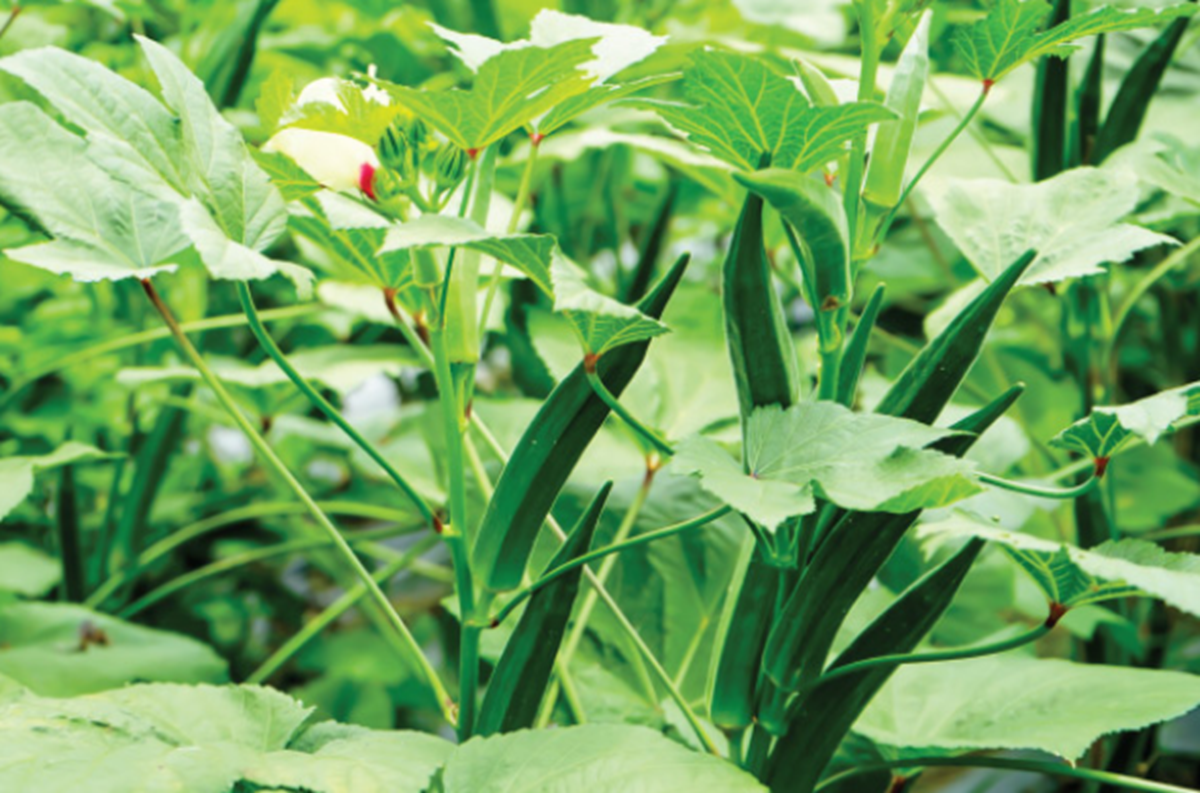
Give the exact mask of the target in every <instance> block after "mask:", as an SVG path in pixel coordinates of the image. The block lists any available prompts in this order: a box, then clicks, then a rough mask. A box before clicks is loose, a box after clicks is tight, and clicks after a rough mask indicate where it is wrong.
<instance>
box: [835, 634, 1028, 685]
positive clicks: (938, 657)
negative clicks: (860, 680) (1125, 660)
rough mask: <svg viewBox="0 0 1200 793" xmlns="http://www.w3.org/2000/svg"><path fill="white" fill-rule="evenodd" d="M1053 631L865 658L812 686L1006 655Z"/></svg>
mask: <svg viewBox="0 0 1200 793" xmlns="http://www.w3.org/2000/svg"><path fill="white" fill-rule="evenodd" d="M1050 630H1051V626H1048V625H1046V624H1042V625H1038V626H1037V627H1036V628H1033V629H1032V630H1029V631H1026V632H1025V633H1022V634H1020V635H1019V636H1013V637H1012V638H1010V639H1004V640H1002V641H997V642H992V643H990V644H980V645H975V646H972V647H956V648H953V649H949V650H937V651H935V652H929V653H899V654H897V655H881V656H878V657H876V658H864V659H863V660H861V661H855V662H854V663H852V664H846V665H845V666H838V667H834V668H833V669H830V670H829V671H828V672H826V673H824V674H823V675H821V676H820V677H819V678H818V679H817V681H816V682H815V683H814V684H813V685H814V687H815V686H819V685H821V684H823V683H828V682H829V681H830V680H836V679H837V678H839V677H845V676H846V675H852V674H856V673H858V672H863V671H866V670H868V669H875V668H878V667H888V666H901V665H905V664H931V663H937V662H938V661H958V660H962V659H966V658H979V657H981V656H984V655H995V654H997V653H1003V652H1007V651H1008V650H1012V649H1014V648H1016V647H1021V646H1022V645H1026V644H1029V643H1031V642H1035V641H1037V640H1038V639H1040V638H1042V637H1043V636H1045V635H1046V634H1047V633H1049V632H1050Z"/></svg>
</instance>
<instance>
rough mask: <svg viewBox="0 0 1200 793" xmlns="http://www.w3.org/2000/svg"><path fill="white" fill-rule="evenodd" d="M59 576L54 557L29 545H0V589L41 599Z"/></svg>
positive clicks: (8, 543) (10, 543) (20, 543)
mask: <svg viewBox="0 0 1200 793" xmlns="http://www.w3.org/2000/svg"><path fill="white" fill-rule="evenodd" d="M2 465H3V463H0V466H2ZM61 573H62V567H61V566H60V565H59V563H58V562H57V561H55V559H54V557H52V556H50V555H49V554H47V553H44V552H42V551H39V550H38V549H37V548H34V547H33V546H32V545H27V544H25V543H23V542H5V543H0V590H7V591H9V592H15V593H17V594H18V595H23V596H25V597H29V598H37V597H41V596H43V595H45V594H46V593H47V592H49V591H50V590H51V589H53V588H54V585H55V584H57V583H58V580H59V578H60V577H61Z"/></svg>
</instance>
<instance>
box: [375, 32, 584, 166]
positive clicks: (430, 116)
mask: <svg viewBox="0 0 1200 793" xmlns="http://www.w3.org/2000/svg"><path fill="white" fill-rule="evenodd" d="M594 43H595V42H594V40H591V39H588V40H576V41H567V42H564V43H562V44H558V45H555V46H553V47H545V48H543V47H522V48H520V49H510V50H505V51H503V52H500V53H498V54H497V55H495V56H494V57H492V58H489V59H488V60H487V61H486V62H484V63H483V64H482V65H481V66H480V67H479V72H478V73H477V74H476V75H475V83H474V85H472V86H471V89H470V90H467V91H463V90H459V89H454V90H449V91H418V90H416V89H414V88H409V87H407V86H402V85H394V84H390V83H384V82H382V81H381V85H383V86H384V87H385V88H386V89H387V91H388V92H389V93H390V94H391V95H392V97H393V99H395V101H396V102H398V103H399V104H400V105H402V106H404V107H406V108H408V109H409V110H411V111H412V112H413V113H415V114H416V115H418V116H419V117H420V118H421V119H422V120H423V121H425V122H426V123H427V124H429V125H430V126H432V127H434V128H435V129H437V130H438V131H439V132H441V133H442V134H443V135H445V136H446V137H447V138H449V139H450V140H451V142H453V143H454V144H456V145H457V146H459V147H460V148H463V149H467V150H472V149H475V150H478V149H483V148H484V147H486V146H489V145H491V144H492V143H495V142H496V141H498V140H500V139H501V138H503V137H504V136H505V135H507V134H509V133H510V132H512V131H514V130H516V129H519V128H520V127H523V126H525V125H526V124H530V123H531V122H533V120H534V119H535V118H537V117H538V116H540V115H542V114H543V113H545V112H547V111H548V110H550V109H551V108H553V107H554V106H555V105H557V104H559V103H560V102H562V101H563V100H565V99H567V98H569V97H572V96H575V95H576V94H580V93H583V92H584V91H586V90H587V89H588V87H589V86H590V85H591V82H592V78H591V77H590V76H589V75H587V74H585V73H584V72H582V71H580V70H579V67H580V66H582V65H583V64H584V63H585V62H586V61H588V60H589V59H590V58H591V57H592V45H593V44H594Z"/></svg>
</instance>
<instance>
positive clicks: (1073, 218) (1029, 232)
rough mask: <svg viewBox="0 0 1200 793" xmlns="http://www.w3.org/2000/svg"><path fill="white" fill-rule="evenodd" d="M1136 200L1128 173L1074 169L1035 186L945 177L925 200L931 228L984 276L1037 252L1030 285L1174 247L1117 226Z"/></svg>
mask: <svg viewBox="0 0 1200 793" xmlns="http://www.w3.org/2000/svg"><path fill="white" fill-rule="evenodd" d="M1137 197H1138V190H1137V177H1136V176H1135V175H1134V174H1133V173H1132V172H1129V171H1112V170H1106V169H1099V168H1074V169H1071V170H1069V171H1065V172H1063V173H1061V174H1059V175H1058V176H1055V177H1053V178H1051V179H1046V180H1045V181H1042V182H1038V183H1037V184H1023V185H1019V184H1012V183H1010V182H1005V181H1002V180H996V179H969V180H967V179H950V180H948V187H947V189H946V190H945V191H944V192H943V193H941V194H939V195H934V196H933V197H932V203H933V206H934V211H935V212H936V214H937V222H938V225H939V226H941V227H942V230H943V231H945V232H946V234H947V235H948V236H949V237H950V239H952V240H953V241H954V244H955V245H957V246H958V248H959V250H961V251H962V253H963V255H964V256H966V258H967V260H968V261H969V262H971V264H972V265H973V266H974V267H975V269H976V270H978V271H979V274H980V275H982V276H983V277H984V278H985V279H987V280H988V281H992V280H994V279H995V278H996V276H998V275H999V274H1000V273H1001V272H1003V270H1004V268H1005V267H1007V266H1008V265H1009V264H1011V263H1012V261H1013V260H1014V259H1016V258H1017V257H1019V256H1020V255H1021V254H1022V253H1024V252H1025V251H1027V250H1031V249H1032V250H1036V251H1037V252H1038V255H1037V258H1036V259H1035V260H1034V262H1033V264H1031V265H1030V266H1029V268H1028V269H1027V270H1026V271H1025V274H1024V275H1023V276H1021V283H1023V284H1036V283H1044V282H1050V281H1060V280H1062V279H1064V278H1076V277H1080V276H1085V275H1093V274H1096V273H1100V272H1103V271H1104V269H1103V267H1102V266H1101V265H1103V264H1104V263H1105V262H1123V261H1125V260H1126V259H1128V258H1129V257H1131V256H1132V255H1133V254H1134V253H1136V252H1137V251H1139V250H1142V249H1143V248H1149V247H1152V246H1154V245H1164V244H1175V243H1176V241H1175V240H1174V239H1173V238H1171V237H1168V236H1166V235H1165V234H1159V233H1157V232H1153V231H1150V230H1148V229H1144V228H1141V227H1140V226H1134V225H1131V224H1128V223H1122V222H1121V221H1122V220H1124V218H1125V217H1126V216H1128V215H1129V213H1130V212H1132V211H1133V209H1134V207H1135V206H1136V204H1137Z"/></svg>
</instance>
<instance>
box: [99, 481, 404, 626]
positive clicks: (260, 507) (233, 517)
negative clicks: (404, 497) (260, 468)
mask: <svg viewBox="0 0 1200 793" xmlns="http://www.w3.org/2000/svg"><path fill="white" fill-rule="evenodd" d="M317 504H318V506H320V507H321V509H323V510H325V512H326V513H328V514H330V515H342V516H348V517H355V518H372V519H375V520H388V521H392V522H393V523H404V522H405V521H406V520H408V519H409V518H410V517H411V516H410V515H409V514H408V513H405V512H398V511H396V510H391V509H387V508H385V507H376V506H375V505H373V504H355V503H353V502H349V501H318V502H317ZM296 514H301V515H306V514H308V509H307V508H306V507H305V506H304V505H303V504H296V503H293V502H285V501H275V502H265V503H264V502H260V503H254V504H250V505H247V506H245V507H238V508H237V509H231V510H229V511H227V512H222V513H220V514H218V515H213V516H212V517H208V518H204V519H203V520H198V521H196V522H195V523H191V524H189V525H187V526H184V527H183V528H182V529H180V530H179V531H177V532H174V533H173V534H170V535H168V536H166V537H164V538H163V539H161V540H159V541H158V542H156V543H154V544H153V545H151V546H149V547H148V548H146V550H144V551H142V552H141V553H140V554H139V555H138V557H137V559H135V560H134V562H133V564H131V565H130V566H129V567H127V568H125V569H123V570H118V571H117V572H116V573H114V574H112V575H111V576H109V577H108V578H107V579H106V580H105V582H104V583H103V584H101V585H100V586H99V587H97V588H96V591H95V592H93V593H92V594H91V595H90V596H89V597H88V599H87V600H86V601H84V605H85V606H87V607H88V608H92V609H94V608H97V607H99V606H100V605H102V604H103V603H104V601H105V600H107V599H108V598H109V596H110V595H112V594H113V593H114V592H116V591H117V590H118V589H120V587H121V586H122V585H123V584H124V583H125V582H127V581H129V580H131V579H133V578H134V577H136V576H137V575H138V574H139V573H141V572H142V571H143V570H145V569H146V568H147V567H149V566H150V565H151V564H153V563H154V562H156V561H158V560H159V559H161V558H162V557H164V556H166V555H167V554H169V553H171V552H172V551H174V550H175V549H176V548H178V547H179V546H181V545H183V544H184V543H187V542H191V541H192V540H194V539H196V538H197V537H202V536H203V535H205V534H208V533H210V532H213V531H216V530H217V529H221V528H224V527H225V526H229V525H232V524H234V523H240V522H242V521H244V520H254V519H255V518H265V517H271V516H283V515H296ZM412 530H413V531H415V530H416V528H413V529H412ZM402 531H408V529H404V530H402Z"/></svg>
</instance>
